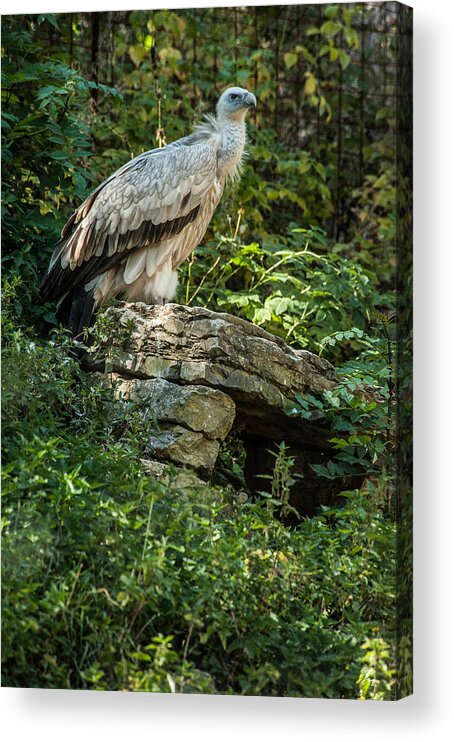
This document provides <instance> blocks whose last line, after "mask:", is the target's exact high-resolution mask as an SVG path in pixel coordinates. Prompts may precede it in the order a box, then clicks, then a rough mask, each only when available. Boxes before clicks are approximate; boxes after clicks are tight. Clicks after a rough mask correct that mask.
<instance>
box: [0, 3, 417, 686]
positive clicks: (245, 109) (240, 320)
mask: <svg viewBox="0 0 454 742" xmlns="http://www.w3.org/2000/svg"><path fill="white" fill-rule="evenodd" d="M411 42H412V12H411V10H410V9H409V8H407V7H406V6H404V5H401V4H399V3H353V4H346V5H344V4H329V5H311V4H306V5H303V4H302V5H291V6H285V5H280V6H266V7H253V8H244V7H228V8H195V9H179V10H149V11H144V10H141V11H133V10H124V11H121V12H120V11H118V12H100V13H89V12H80V13H77V12H74V13H70V14H64V15H63V14H54V15H28V16H23V15H9V16H4V17H3V18H2V44H3V73H4V76H5V77H4V83H3V126H4V129H3V131H4V142H3V151H2V155H3V177H4V181H5V183H4V194H5V198H4V207H5V208H4V216H3V221H2V229H3V234H2V241H3V253H4V271H3V275H4V287H3V310H4V313H5V317H4V323H3V329H4V352H5V358H6V360H5V361H4V364H3V367H4V394H3V398H4V404H5V414H4V432H3V444H4V470H3V491H4V505H3V519H4V530H3V552H2V553H3V572H2V574H3V622H2V654H3V684H4V685H5V686H10V687H36V688H66V689H85V690H100V689H102V690H129V691H138V690H140V691H156V692H160V693H206V694H228V695H232V694H237V695H260V696H289V697H316V698H345V699H374V700H397V699H399V698H402V697H404V696H406V695H409V694H410V693H411V692H412V659H411V658H412V619H411V613H412V597H411V585H412V583H411V568H412V547H411V544H412V542H411V504H412V500H411V221H412V180H411V165H412V161H411V152H412V147H411V136H412V119H411V111H412V108H411V74H412V52H411ZM225 91H228V92H225ZM205 114H210V115H211V118H208V119H205V123H203V125H202V126H200V122H201V121H203V120H204V119H203V117H204V115H205ZM213 116H214V118H213ZM197 125H199V126H198V128H196V129H195V133H194V134H191V132H192V131H193V127H194V126H196V127H197ZM184 137H188V138H186V139H184ZM182 138H183V139H182ZM246 138H247V141H246ZM181 139H182V141H181ZM173 143H177V144H173ZM243 150H244V152H245V153H246V155H247V156H244V153H243ZM232 176H235V177H232ZM98 186H99V187H98ZM95 189H96V190H95ZM68 220H69V221H68ZM65 223H67V225H66V227H65V228H64V231H63V236H61V230H62V228H63V227H64V225H65ZM56 246H57V248H56ZM55 248H56V251H55V252H54V250H55ZM53 253H54V257H53V258H52V259H51V256H52V254H53ZM43 277H44V278H43ZM125 298H126V300H127V303H126V304H125V303H124V301H123V300H124V299H125ZM92 315H93V316H92Z"/></svg>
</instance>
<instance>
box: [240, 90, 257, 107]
mask: <svg viewBox="0 0 454 742" xmlns="http://www.w3.org/2000/svg"><path fill="white" fill-rule="evenodd" d="M243 102H244V104H245V105H246V106H247V107H248V108H257V99H256V97H255V95H254V94H253V93H246V95H245V96H244V98H243Z"/></svg>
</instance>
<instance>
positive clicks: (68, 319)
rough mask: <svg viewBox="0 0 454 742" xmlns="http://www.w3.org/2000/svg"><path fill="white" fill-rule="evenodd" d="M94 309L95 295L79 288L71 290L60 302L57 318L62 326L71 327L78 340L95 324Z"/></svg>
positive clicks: (81, 287)
mask: <svg viewBox="0 0 454 742" xmlns="http://www.w3.org/2000/svg"><path fill="white" fill-rule="evenodd" d="M94 309H95V300H94V298H93V294H92V293H91V292H87V291H85V289H84V288H83V286H79V287H77V288H74V289H71V291H69V292H68V293H67V294H66V296H64V297H63V299H62V300H61V301H60V302H59V304H58V308H57V312H56V316H57V319H58V320H59V321H60V322H61V323H62V324H64V325H67V326H68V327H69V329H70V330H71V334H72V335H73V337H75V338H78V337H79V336H80V335H82V333H83V331H84V328H85V327H87V328H88V327H91V325H92V324H93V322H94Z"/></svg>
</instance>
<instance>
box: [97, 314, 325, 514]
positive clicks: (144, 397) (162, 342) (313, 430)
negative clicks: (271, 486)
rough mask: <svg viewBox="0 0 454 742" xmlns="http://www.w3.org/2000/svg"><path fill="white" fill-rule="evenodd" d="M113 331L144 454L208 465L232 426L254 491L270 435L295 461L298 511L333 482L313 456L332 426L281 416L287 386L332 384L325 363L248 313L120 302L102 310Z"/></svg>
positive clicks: (114, 364)
mask: <svg viewBox="0 0 454 742" xmlns="http://www.w3.org/2000/svg"><path fill="white" fill-rule="evenodd" d="M107 312H108V315H109V317H108V322H109V324H110V325H111V326H115V327H116V328H117V330H118V332H116V333H114V334H113V338H112V346H111V347H110V348H109V350H108V355H109V358H110V368H111V369H112V372H113V374H114V376H115V378H116V380H117V384H118V389H119V391H120V393H122V394H123V395H125V396H127V397H129V398H131V399H133V400H135V401H137V402H140V405H141V409H142V410H145V411H146V412H145V413H144V436H145V438H146V450H147V455H149V457H150V458H158V459H160V460H164V461H165V460H167V461H171V462H174V463H177V464H184V465H187V466H190V467H192V468H193V469H195V470H196V471H198V472H199V473H202V474H205V476H206V475H207V474H209V472H210V471H211V470H212V469H213V467H214V466H215V463H216V458H217V455H218V452H219V447H220V444H221V443H222V441H223V440H225V438H226V436H227V435H228V434H229V432H230V431H231V430H232V428H234V430H235V432H236V434H237V435H239V436H240V437H241V438H242V440H243V442H244V446H245V448H246V451H247V463H246V475H247V480H248V484H249V485H250V488H251V489H252V490H257V489H260V488H262V489H264V488H265V485H264V481H263V478H262V477H261V475H262V474H263V473H269V471H270V467H271V466H272V457H271V458H270V455H269V454H268V450H269V449H270V448H271V447H272V442H273V441H275V442H276V443H279V442H280V441H282V440H285V442H286V443H287V444H288V445H289V446H290V452H291V454H292V455H293V456H294V457H295V458H296V460H297V461H298V466H299V472H300V473H301V474H302V475H303V480H301V481H302V484H301V485H300V486H299V488H298V487H296V489H295V495H294V500H295V503H296V505H297V507H298V509H299V510H300V511H301V512H312V511H313V510H314V509H315V508H316V507H317V505H318V504H320V502H324V501H329V499H330V497H331V496H332V493H333V492H334V491H335V489H333V488H335V485H334V484H333V483H332V482H331V483H330V482H327V481H326V480H324V481H321V480H320V479H317V477H315V475H314V472H313V470H312V467H311V463H320V462H322V461H323V460H324V459H325V458H326V456H328V455H329V453H330V452H331V446H330V443H329V438H330V431H329V430H328V429H326V428H324V427H323V426H322V425H320V424H317V423H315V422H314V421H308V420H305V419H303V418H302V417H295V416H289V415H288V414H287V410H288V408H289V406H291V404H292V403H293V401H294V398H295V394H299V395H302V396H303V397H304V396H305V395H307V394H309V393H310V394H312V395H317V394H320V393H321V392H323V391H324V390H328V389H332V388H333V387H334V386H335V385H336V374H335V371H334V369H333V367H332V366H331V365H330V364H329V363H328V362H327V361H325V360H323V359H321V358H319V357H318V356H316V355H314V354H312V353H310V352H308V351H305V350H295V349H294V348H291V347H290V346H288V345H287V344H286V343H285V342H284V341H283V340H282V339H281V338H278V337H275V336H273V335H271V334H270V333H268V332H266V331H265V330H262V329H261V328H259V327H257V326H255V325H253V324H251V323H250V322H248V321H246V320H243V319H239V318H237V317H233V316H231V315H229V314H222V313H217V312H212V311H210V310H207V309H203V308H200V307H187V306H181V305H178V304H166V305H165V306H148V305H145V304H141V303H136V304H120V305H117V306H115V307H110V308H109V309H108V310H107Z"/></svg>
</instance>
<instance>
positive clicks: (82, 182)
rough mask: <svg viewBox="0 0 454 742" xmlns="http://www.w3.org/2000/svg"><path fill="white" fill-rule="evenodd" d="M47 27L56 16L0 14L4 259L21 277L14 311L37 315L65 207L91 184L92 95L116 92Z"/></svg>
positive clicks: (10, 271)
mask: <svg viewBox="0 0 454 742" xmlns="http://www.w3.org/2000/svg"><path fill="white" fill-rule="evenodd" d="M49 26H50V27H55V28H57V29H58V22H57V20H56V17H55V16H38V17H25V18H20V17H3V19H2V80H3V82H2V161H3V168H2V180H3V194H4V197H3V199H2V246H3V250H2V253H3V258H2V261H3V266H4V269H5V270H6V271H7V272H8V274H9V275H15V276H20V277H21V278H22V282H21V285H20V292H19V293H20V301H19V302H17V306H16V309H17V311H18V313H19V315H21V314H22V313H24V311H27V314H29V313H30V314H31V316H32V317H34V318H35V320H36V315H37V314H40V313H41V312H40V311H39V310H38V309H37V308H36V307H30V306H29V305H30V302H31V300H33V299H34V298H35V297H36V289H37V285H38V282H39V277H40V275H41V274H42V273H43V272H44V270H45V268H46V267H47V262H48V258H49V255H50V252H51V251H52V249H53V247H54V246H55V243H56V242H57V241H58V238H59V235H60V231H61V229H62V227H63V225H64V223H65V221H66V220H67V218H68V216H69V211H70V209H71V208H74V207H75V206H76V205H78V204H79V203H80V201H81V200H83V198H85V196H87V195H88V192H89V187H90V186H91V185H92V181H91V178H90V174H89V170H88V169H87V163H86V161H87V157H89V156H90V155H91V154H92V151H91V150H92V139H91V134H90V127H89V117H88V119H87V114H86V111H87V110H88V102H89V98H90V93H91V91H92V90H93V89H94V88H96V89H97V90H99V91H100V92H101V93H102V94H103V95H106V96H107V95H112V96H116V97H118V93H117V91H116V90H114V89H112V88H108V87H107V86H105V85H98V84H96V83H94V82H92V81H90V80H88V79H86V77H84V75H82V74H81V73H80V72H79V71H77V70H76V69H74V68H73V67H71V66H69V65H68V64H67V62H66V61H65V59H64V55H63V54H61V53H60V52H59V51H57V52H55V50H52V51H51V50H50V49H49V48H48V46H47V45H46V44H44V43H43V42H42V41H41V40H40V39H39V36H38V35H39V34H40V33H41V32H45V31H46V30H47V29H48V28H49ZM45 319H46V320H47V321H49V320H50V321H52V315H51V314H50V313H47V314H46V316H45Z"/></svg>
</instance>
